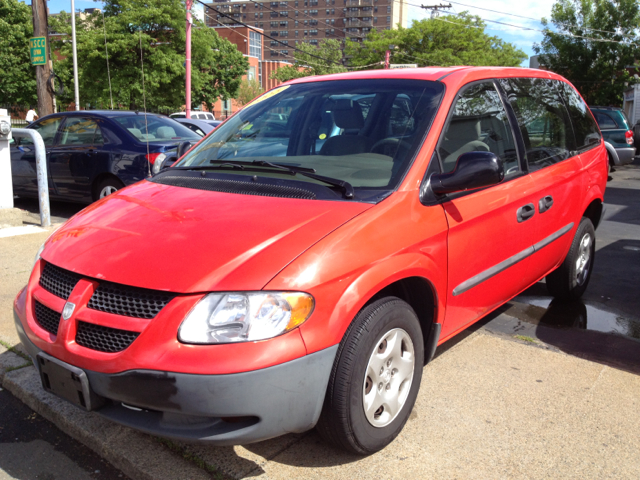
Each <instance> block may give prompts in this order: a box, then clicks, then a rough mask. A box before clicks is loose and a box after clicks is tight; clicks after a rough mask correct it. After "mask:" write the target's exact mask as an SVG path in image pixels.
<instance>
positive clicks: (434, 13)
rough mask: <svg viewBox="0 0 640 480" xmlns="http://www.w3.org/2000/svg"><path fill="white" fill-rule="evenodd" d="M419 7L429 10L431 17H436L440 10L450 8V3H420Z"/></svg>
mask: <svg viewBox="0 0 640 480" xmlns="http://www.w3.org/2000/svg"><path fill="white" fill-rule="evenodd" d="M420 8H424V9H425V10H431V18H437V17H438V16H439V15H440V10H444V9H445V8H452V5H451V4H449V5H445V4H443V3H441V4H440V5H420Z"/></svg>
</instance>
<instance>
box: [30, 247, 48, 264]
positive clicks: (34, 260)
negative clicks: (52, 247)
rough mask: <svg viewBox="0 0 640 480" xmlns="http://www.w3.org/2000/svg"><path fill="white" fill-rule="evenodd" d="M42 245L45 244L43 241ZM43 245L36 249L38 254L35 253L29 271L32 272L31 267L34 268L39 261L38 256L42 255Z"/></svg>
mask: <svg viewBox="0 0 640 480" xmlns="http://www.w3.org/2000/svg"><path fill="white" fill-rule="evenodd" d="M44 243H47V242H46V241H45V242H44ZM44 243H43V244H42V245H40V248H39V249H38V253H36V258H34V259H33V265H31V270H33V267H35V266H36V263H38V260H40V254H42V251H43V250H44Z"/></svg>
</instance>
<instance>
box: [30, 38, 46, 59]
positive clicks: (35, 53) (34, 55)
mask: <svg viewBox="0 0 640 480" xmlns="http://www.w3.org/2000/svg"><path fill="white" fill-rule="evenodd" d="M29 50H30V52H31V65H45V64H46V63H47V38H46V37H33V38H30V39H29Z"/></svg>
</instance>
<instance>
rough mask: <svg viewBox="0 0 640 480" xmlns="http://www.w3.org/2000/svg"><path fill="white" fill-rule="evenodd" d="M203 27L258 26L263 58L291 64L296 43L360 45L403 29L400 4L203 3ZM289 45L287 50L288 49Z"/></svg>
mask: <svg viewBox="0 0 640 480" xmlns="http://www.w3.org/2000/svg"><path fill="white" fill-rule="evenodd" d="M204 11H205V21H206V24H207V25H208V26H211V27H216V26H221V25H234V24H236V25H237V24H239V22H242V23H245V24H247V25H250V26H252V27H255V28H260V29H262V30H263V31H264V33H265V34H266V35H268V36H269V37H272V38H273V39H271V38H268V37H264V53H265V57H266V58H270V59H276V58H277V59H282V60H290V61H291V60H292V59H293V56H294V55H293V54H294V49H293V47H295V45H297V44H299V43H308V44H311V45H318V41H319V40H320V39H322V38H326V39H331V38H333V39H338V40H344V39H345V38H348V39H350V40H352V41H360V42H361V41H362V40H363V39H364V38H366V36H367V34H368V33H369V32H370V31H371V30H373V29H377V30H389V29H391V28H396V27H397V25H398V24H400V25H402V26H403V27H406V26H407V16H408V5H407V4H406V2H405V0H282V1H278V2H260V1H257V0H249V1H238V2H235V1H234V2H229V1H225V0H221V1H218V0H216V1H215V2H214V3H211V4H208V6H207V7H205V8H204ZM289 47H292V48H289Z"/></svg>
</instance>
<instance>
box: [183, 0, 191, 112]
mask: <svg viewBox="0 0 640 480" xmlns="http://www.w3.org/2000/svg"><path fill="white" fill-rule="evenodd" d="M186 3H187V48H186V51H187V52H186V53H187V54H186V57H187V58H186V61H185V68H186V69H187V78H186V84H187V85H186V89H187V91H186V104H187V105H186V107H187V108H186V111H185V115H186V117H187V118H191V24H192V23H193V20H192V19H191V7H192V6H193V0H187V2H186Z"/></svg>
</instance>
